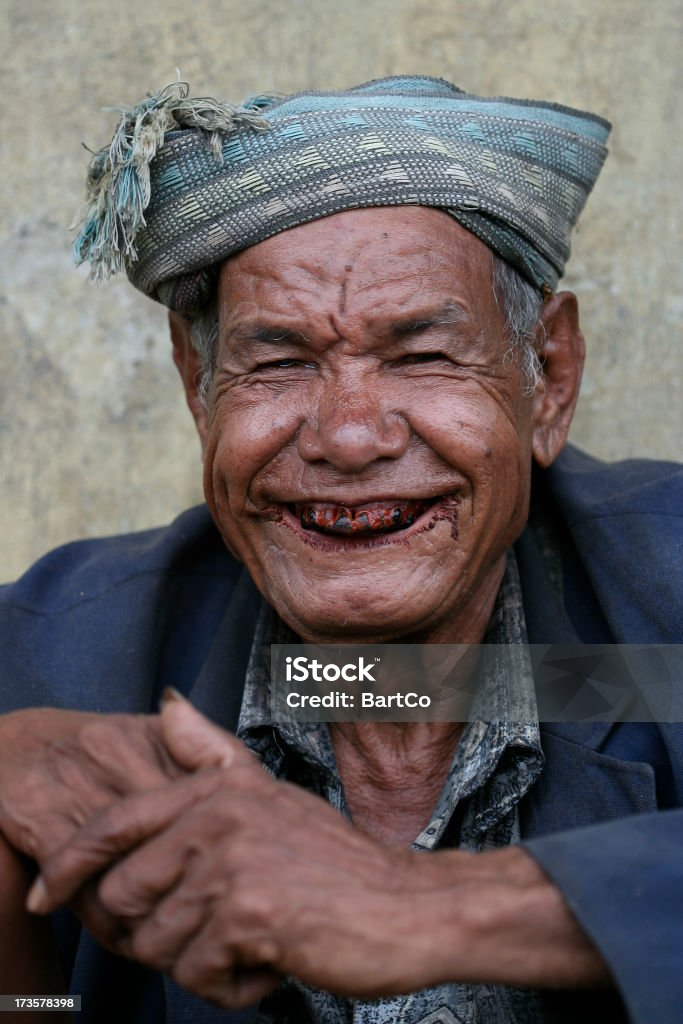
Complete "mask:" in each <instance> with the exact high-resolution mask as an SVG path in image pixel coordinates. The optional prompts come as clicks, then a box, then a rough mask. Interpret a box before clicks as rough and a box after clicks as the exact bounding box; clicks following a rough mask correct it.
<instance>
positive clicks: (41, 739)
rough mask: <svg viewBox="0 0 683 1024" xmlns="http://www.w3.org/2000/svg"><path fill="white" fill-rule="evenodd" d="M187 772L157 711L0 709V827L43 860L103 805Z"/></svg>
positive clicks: (11, 839)
mask: <svg viewBox="0 0 683 1024" xmlns="http://www.w3.org/2000/svg"><path fill="white" fill-rule="evenodd" d="M182 774H183V772H182V769H181V768H180V767H179V766H178V765H177V764H176V763H175V762H174V761H173V759H172V757H171V756H170V755H169V754H168V752H167V751H166V748H165V747H164V745H163V743H162V742H161V739H160V731H159V719H158V716H151V715H148V716H145V715H100V714H94V713H87V712H80V711H59V710H56V709H51V708H42V709H35V710H34V709H31V710H27V711H14V712H12V713H11V714H7V715H3V716H2V717H0V832H2V833H3V834H4V835H5V837H6V838H7V839H8V841H9V842H10V843H11V844H12V845H13V846H14V847H16V849H18V850H20V851H21V852H22V853H25V854H28V855H29V856H30V857H32V858H34V859H35V860H36V861H38V863H39V864H40V863H42V862H43V860H44V859H45V858H47V857H48V856H50V854H53V853H54V852H55V851H56V850H58V849H59V848H60V847H61V846H62V845H63V844H64V843H65V842H66V841H67V840H68V839H69V838H70V837H71V836H72V835H73V834H74V832H75V831H76V830H77V829H79V828H80V827H81V826H82V825H84V824H85V822H86V821H88V820H89V819H90V817H91V816H92V814H93V813H94V812H95V811H96V810H98V809H99V808H101V807H104V806H106V805H107V804H109V803H111V802H112V800H116V799H120V798H121V797H123V796H128V795H130V794H132V793H140V792H143V791H145V790H150V789H154V788H155V787H159V786H162V785H165V784H167V783H168V782H169V781H170V780H172V779H175V778H177V777H178V776H179V775H182Z"/></svg>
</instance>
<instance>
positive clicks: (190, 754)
mask: <svg viewBox="0 0 683 1024" xmlns="http://www.w3.org/2000/svg"><path fill="white" fill-rule="evenodd" d="M161 738H162V740H163V742H164V744H165V746H166V748H167V749H168V752H169V753H170V754H171V755H172V756H173V757H174V758H175V760H176V761H177V762H178V764H179V765H181V766H182V767H183V768H186V769H187V770H188V771H197V770H198V769H201V768H227V767H229V766H231V765H234V764H239V763H240V762H242V763H245V761H246V762H247V763H249V764H251V763H252V757H251V755H250V754H249V752H248V750H247V749H246V747H245V746H244V745H243V744H242V743H241V742H240V740H238V739H236V738H235V737H234V736H233V735H231V733H229V732H226V731H225V729H221V728H220V726H218V725H214V723H213V722H210V721H209V719H208V718H205V716H204V715H202V714H201V712H199V711H197V709H196V708H194V707H193V706H192V705H191V704H190V702H189V701H188V700H185V698H184V697H182V696H181V695H180V694H179V693H178V692H177V691H176V690H172V689H171V688H170V687H169V688H167V689H166V690H165V691H164V696H163V705H162V708H161Z"/></svg>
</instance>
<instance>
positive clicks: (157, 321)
mask: <svg viewBox="0 0 683 1024" xmlns="http://www.w3.org/2000/svg"><path fill="white" fill-rule="evenodd" d="M2 16H3V19H4V21H5V25H4V26H3V27H4V31H3V32H2V38H3V40H4V53H3V54H2V63H1V64H0V67H1V68H2V77H3V79H4V81H3V83H2V88H3V93H2V95H3V97H4V102H3V106H2V133H1V139H2V184H1V185H0V191H1V196H0V198H1V201H2V208H3V210H2V212H3V216H2V225H3V226H2V246H1V248H2V275H1V280H0V289H1V291H2V313H3V322H2V346H1V351H0V439H1V450H0V480H1V493H0V521H1V522H2V538H3V539H2V545H1V546H0V578H9V577H11V576H13V575H14V574H16V573H17V572H19V571H20V570H21V569H22V568H23V567H24V566H26V565H28V564H29V562H30V561H32V560H33V559H34V558H35V557H37V556H38V555H39V554H41V553H42V552H44V551H46V550H47V549H49V548H50V547H53V546H54V545H56V544H58V543H61V542H62V541H65V540H68V539H72V538H75V537H79V536H86V535H94V534H101V533H111V532H120V531H124V530H131V529H137V528H142V527H145V526H149V525H154V524H157V523H163V522H166V521H168V520H169V519H170V518H172V517H173V516H174V515H175V514H176V513H177V512H178V511H179V510H181V509H182V508H184V507H186V506H187V505H189V504H191V503H193V502H196V501H198V500H200V498H201V491H200V466H199V456H198V446H197V442H196V440H195V438H194V434H193V427H192V425H191V423H190V420H189V416H188V415H187V413H186V412H185V409H184V405H183V402H182V399H181V393H180V389H179V386H178V385H177V383H176V380H175V376H174V374H175V371H174V370H173V368H172V366H171V362H170V358H169V344H168V341H167V337H166V328H165V317H164V311H163V310H162V309H161V308H160V307H157V306H156V305H155V304H153V303H151V302H149V301H148V300H146V299H144V298H142V297H141V296H139V295H138V294H137V293H136V292H134V291H133V290H132V289H131V288H130V286H128V285H127V284H126V283H123V282H121V281H115V282H109V283H108V284H105V285H104V286H102V287H101V288H96V287H95V286H93V285H89V284H86V283H85V280H84V279H85V274H83V273H81V272H76V271H75V270H74V269H73V268H72V266H71V262H70V252H69V246H70V236H69V233H68V230H67V229H68V226H69V223H70V221H71V219H72V217H73V215H74V213H75V211H76V210H77V209H78V207H79V205H80V203H81V201H82V195H83V185H82V183H83V178H84V173H85V166H86V163H87V154H86V153H85V151H84V150H83V149H82V148H81V145H80V144H81V142H82V141H84V142H85V143H87V144H88V145H89V146H91V147H92V148H98V147H99V146H101V145H103V144H104V143H105V142H107V141H108V139H109V137H110V128H111V127H112V126H113V123H114V119H115V118H114V115H113V114H111V113H109V114H103V113H102V112H101V109H100V108H101V107H103V106H107V105H116V104H118V103H129V102H136V101H137V100H139V99H140V98H142V96H143V95H144V93H145V92H147V91H148V90H154V89H156V88H158V87H160V86H161V85H163V84H165V83H166V82H168V81H171V80H172V79H173V78H174V77H175V68H176V67H179V68H180V69H181V72H182V76H183V78H184V79H186V80H187V81H189V82H190V83H191V86H192V91H193V92H194V93H195V94H204V95H206V94H209V95H215V96H216V97H218V98H219V99H232V100H240V99H242V98H244V97H246V96H248V95H252V94H254V93H257V92H263V91H269V90H271V89H277V90H281V91H291V90H299V89H306V88H309V87H315V86H322V87H328V88H331V87H338V86H344V85H351V84H356V83H358V82H360V81H363V80H366V79H368V78H376V77H379V76H382V75H387V74H395V73H402V72H409V73H410V72H415V73H419V72H421V73H427V74H432V75H438V76H442V77H445V78H448V79H450V80H451V81H454V82H455V83H456V84H458V85H460V86H461V87H464V88H466V89H468V90H470V91H472V92H481V93H484V94H496V93H498V94H500V93H503V94H508V95H512V96H520V97H532V98H537V99H538V98H540V99H547V100H556V101H559V102H563V103H567V104H570V105H574V106H579V107H584V108H586V109H589V110H594V111H596V112H598V113H601V114H603V115H605V116H607V117H608V118H610V119H611V120H612V121H613V122H614V124H615V129H614V132H613V135H612V140H611V156H610V158H609V160H608V162H607V165H606V168H605V170H604V172H603V175H602V177H601V179H600V181H599V182H598V186H597V188H596V190H595V192H594V194H593V196H592V197H591V199H590V200H589V203H588V207H587V209H586V211H585V213H584V216H583V219H582V222H581V224H580V227H579V231H578V233H577V235H576V236H575V242H574V254H573V257H572V260H571V262H570V265H569V271H568V274H567V277H566V279H565V281H566V284H567V286H569V287H571V288H573V289H574V290H576V291H577V292H578V293H579V296H580V298H581V300H582V309H583V325H584V330H585V333H586V336H587V340H588V345H589V362H588V370H587V374H586V378H585V383H584V392H583V398H582V405H581V410H580V413H579V415H578V418H577V422H576V427H575V429H574V432H573V440H575V441H576V442H577V443H579V444H581V445H583V446H585V447H587V448H589V449H590V450H592V451H593V452H595V453H596V454H598V455H600V456H603V457H606V458H622V457H628V456H630V455H634V454H645V455H650V456H667V457H674V458H675V457H678V456H679V455H680V439H681V435H682V433H683V430H682V428H683V419H682V408H683V401H682V396H681V360H680V355H679V351H680V349H679V345H680V333H681V331H680V320H681V313H682V312H683V300H682V297H681V286H680V256H681V247H680V242H681V238H680V233H679V229H678V228H677V225H680V221H681V218H680V213H681V191H682V189H681V169H682V168H681V163H682V162H681V145H682V143H681V140H682V139H683V124H682V123H681V109H682V104H681V101H680V97H681V94H682V92H683V90H682V89H681V85H682V84H683V83H682V82H681V60H680V53H681V26H682V23H683V15H682V11H681V5H680V3H679V2H678V0H544V2H543V3H540V2H537V0H517V2H516V3H509V2H508V0H343V2H340V0H309V2H306V0H249V2H244V3H242V2H237V0H194V2H193V3H192V4H188V3H183V4H180V3H178V2H176V0H168V3H165V4H161V3H160V2H158V0H147V2H144V3H141V2H140V0H116V2H114V3H104V2H103V0H102V2H92V0H90V2H87V0H3V2H2Z"/></svg>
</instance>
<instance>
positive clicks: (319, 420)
mask: <svg viewBox="0 0 683 1024" xmlns="http://www.w3.org/2000/svg"><path fill="white" fill-rule="evenodd" d="M409 440H410V427H409V426H408V423H407V421H406V419H405V417H403V416H402V415H401V414H400V413H397V412H392V411H390V410H389V409H387V408H386V407H383V403H382V401H381V397H380V395H379V394H378V393H377V391H376V390H375V389H374V388H373V389H368V388H363V387H362V386H359V384H358V383H357V382H356V384H355V386H349V385H347V386H346V387H341V386H331V385H327V386H324V385H323V391H322V393H321V395H320V401H319V403H318V405H317V408H316V409H315V410H312V411H311V414H310V415H309V416H308V417H307V419H306V422H305V423H304V424H303V425H302V427H301V429H300V431H299V434H298V438H297V445H298V451H299V455H300V456H301V458H302V459H304V461H306V462H319V461H324V462H327V463H329V464H330V465H332V466H334V467H335V468H336V469H338V470H340V472H342V473H359V472H360V471H361V470H363V469H365V468H366V466H368V465H370V464H371V463H372V462H375V461H376V460H377V459H383V458H384V459H398V458H400V457H401V456H402V455H403V453H404V452H405V450H406V448H407V447H408V442H409Z"/></svg>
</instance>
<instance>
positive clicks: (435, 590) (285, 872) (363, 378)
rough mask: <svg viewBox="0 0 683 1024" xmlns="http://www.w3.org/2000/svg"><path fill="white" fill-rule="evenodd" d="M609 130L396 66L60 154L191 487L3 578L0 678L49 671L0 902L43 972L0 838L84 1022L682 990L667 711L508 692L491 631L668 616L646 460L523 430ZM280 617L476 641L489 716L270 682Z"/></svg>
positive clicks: (550, 636) (3, 805)
mask: <svg viewBox="0 0 683 1024" xmlns="http://www.w3.org/2000/svg"><path fill="white" fill-rule="evenodd" d="M607 132H608V126H607V125H606V123H605V122H604V121H602V120H601V119H600V118H597V117H594V116H592V115H589V114H584V113H581V112H579V111H575V110H571V109H568V108H565V107H559V106H556V105H554V104H544V103H534V102H529V101H516V100H508V99H494V100H490V99H484V98H480V97H475V96H471V95H468V94H466V93H463V92H461V91H460V90H458V89H455V88H454V87H453V86H450V85H448V84H447V83H445V82H441V81H437V80H433V79H416V78H397V79H386V80H382V81H378V82H371V83H368V84H366V85H364V86H360V87H358V88H357V89H353V90H349V91H347V92H341V93H320V94H301V95H296V96H293V97H286V98H284V99H274V98H268V97H259V98H258V99H256V100H254V101H252V102H251V103H248V104H247V105H245V106H244V107H240V108H236V107H231V106H228V105H222V104H217V103H215V102H214V101H210V100H191V99H189V98H188V97H187V94H186V90H185V89H184V87H182V86H180V85H179V86H173V87H169V88H167V89H166V90H164V91H163V92H162V93H160V94H157V95H156V96H151V97H149V98H148V99H147V100H146V101H144V102H143V103H142V104H141V105H139V106H138V107H136V108H132V109H131V110H126V111H125V112H124V114H123V117H122V121H121V124H120V126H119V128H118V130H117V133H116V135H115V138H114V141H113V143H112V146H111V147H110V148H109V149H107V150H104V151H102V152H101V153H100V154H98V155H97V156H96V157H95V158H94V161H93V164H92V166H91V173H90V179H89V188H90V200H91V205H90V208H89V211H88V214H87V215H86V219H85V222H84V226H83V230H82V232H81V235H80V237H79V240H78V243H77V245H78V250H79V255H80V257H81V258H83V259H89V260H90V261H91V263H92V265H93V268H94V271H95V274H96V275H98V274H101V273H107V272H110V271H112V270H116V269H118V268H119V267H121V266H123V267H125V269H126V271H127V273H128V275H129V277H130V279H131V281H132V282H133V284H135V285H136V286H137V287H138V288H140V289H141V290H143V291H144V292H146V293H147V294H149V295H151V296H153V297H154V298H156V299H158V300H160V301H162V302H164V303H165V304H166V305H167V306H168V307H169V308H170V309H171V314H170V323H171V333H172V339H173V346H174V358H175V361H176V364H177V366H178V369H179V371H180V374H181V377H182V380H183V383H184V386H185V392H186V395H187V401H188V404H189V407H190V409H191V411H192V414H193V416H194V419H195V423H196V425H197V429H198V432H199V436H200V440H201V444H202V451H203V461H204V485H205V494H206V501H207V505H208V513H210V515H209V514H208V513H207V511H206V510H205V509H198V510H193V511H191V512H189V513H186V514H185V515H183V516H181V517H180V518H179V519H178V520H177V521H176V522H175V523H174V524H173V525H172V526H170V527H169V528H168V529H166V530H158V531H152V532H150V533H146V534H142V535H139V536H133V537H124V538H115V539H113V540H108V541H96V542H84V543H82V544H78V545H75V546H69V547H68V548H66V549H63V550H61V551H58V552H55V553H53V554H52V555H50V556H48V557H47V559H46V560H44V561H43V562H42V563H39V565H38V566H36V567H35V568H34V569H33V570H31V571H30V572H29V573H28V574H27V576H26V577H25V578H24V579H23V580H22V581H20V582H19V583H17V584H16V585H15V586H14V587H10V588H7V590H6V593H5V595H4V598H3V600H4V605H3V614H4V615H5V618H4V619H3V622H6V623H7V625H6V626H3V628H4V629H5V632H4V634H3V638H4V639H5V644H6V653H5V655H4V661H5V669H4V670H5V673H6V679H7V680H8V681H9V685H8V690H9V691H10V692H8V693H7V694H6V695H5V707H6V709H7V710H11V709H12V708H16V709H21V708H27V707H29V706H34V707H35V706H36V705H44V706H45V707H44V708H43V709H42V710H16V711H15V712H14V713H13V714H8V715H7V716H6V717H5V719H4V720H3V722H2V723H1V724H0V738H1V739H2V747H1V748H0V826H1V827H2V830H3V833H4V835H5V837H6V840H7V845H6V846H5V848H4V850H3V856H5V858H6V860H7V870H8V871H16V872H17V881H16V884H14V885H13V886H10V887H9V892H6V893H5V913H6V915H7V916H8V917H9V918H10V920H11V921H13V922H14V924H13V927H23V928H24V929H26V931H25V934H26V936H27V937H26V942H27V944H28V949H29V953H30V952H31V949H32V948H33V950H34V956H33V958H32V960H31V957H30V956H29V957H28V959H29V960H30V961H31V962H30V964H29V967H28V968H26V967H25V965H24V967H23V968H22V970H24V974H22V975H21V977H22V978H24V979H25V978H27V977H28V978H29V979H33V980H34V981H35V984H36V985H38V984H43V985H49V984H51V981H46V980H42V978H41V970H42V969H43V968H42V966H41V965H43V964H46V966H45V971H49V972H54V964H53V962H52V960H51V959H50V956H51V943H50V938H49V936H47V937H46V935H45V933H44V932H41V933H40V934H37V933H35V934H34V933H33V932H31V931H30V928H31V927H33V925H35V922H33V925H31V924H30V922H27V920H26V918H25V916H24V914H23V910H22V909H21V907H18V906H17V898H18V897H17V894H21V898H22V899H23V894H24V892H25V890H26V887H27V883H26V882H22V881H21V876H19V871H20V868H19V865H18V862H17V861H16V858H15V855H14V854H13V853H12V849H11V848H12V847H13V848H14V849H15V850H17V851H20V852H22V853H23V854H27V855H28V856H29V857H30V858H32V860H33V861H34V862H35V863H36V864H37V865H38V868H39V872H40V874H39V876H38V878H37V880H36V881H35V883H34V885H33V887H32V889H31V892H30V896H29V898H28V906H29V908H30V909H31V910H32V911H33V912H34V913H38V914H46V913H48V912H50V911H55V910H56V909H57V908H59V907H65V906H68V907H69V908H70V910H69V911H67V910H61V911H59V912H58V913H57V914H56V916H55V928H56V931H57V935H58V940H59V944H60V948H61V954H62V958H63V961H64V963H65V965H66V970H67V972H68V973H69V974H70V978H71V981H70V984H71V991H73V992H78V993H82V995H83V1009H84V1011H85V1019H87V1020H92V1021H107V1020H117V1021H119V1020H127V1021H135V1022H137V1021H164V1020H165V1021H169V1022H180V1021H190V1020H191V1021H197V1022H200V1021H201V1022H210V1021H247V1020H249V1021H258V1020H262V1021H278V1022H285V1021H286V1022H290V1024H294V1022H296V1024H299V1022H305V1021H315V1022H321V1024H328V1022H330V1024H332V1022H335V1024H336V1022H340V1024H341V1022H347V1021H348V1022H351V1021H353V1022H354V1024H375V1022H377V1024H385V1022H394V1021H396V1022H398V1021H401V1022H406V1024H408V1022H409V1024H427V1022H430V1024H437V1022H440V1024H454V1022H493V1021H496V1022H498V1021H501V1022H503V1021H504V1022H531V1021H534V1022H537V1021H543V1020H560V1019H564V1020H575V1019H577V1017H578V1015H579V1014H581V1015H582V1016H583V1017H584V1018H585V1019H587V1020H595V1021H598V1020H599V1021H607V1020H609V1021H618V1020H627V1019H628V1018H627V1013H628V1014H629V1015H630V1019H632V1020H636V1021H639V1022H643V1024H645V1022H648V1024H650V1022H653V1021H656V1022H660V1024H667V1022H673V1021H674V1020H678V1015H679V1013H680V1005H681V999H683V992H682V990H681V982H680V971H679V969H678V963H677V962H678V959H679V957H680V949H681V942H682V941H683V940H682V936H681V920H682V919H683V916H682V915H681V913H680V911H681V877H680V875H681V871H680V848H679V847H678V846H677V845H676V839H677V838H680V835H681V814H680V812H676V811H675V810H673V809H674V808H676V807H678V806H679V805H680V787H681V778H682V776H683V763H682V754H683V750H682V742H683V741H682V737H681V731H680V729H679V728H677V727H676V726H667V725H656V724H654V723H652V722H650V723H649V724H647V723H645V724H634V723H630V724H623V723H622V724H616V723H614V722H599V721H588V722H583V723H575V724H571V723H565V724H555V725H548V724H543V725H541V726H539V723H538V716H537V710H536V695H535V688H534V673H533V666H532V662H531V659H530V657H529V653H528V648H527V646H526V645H527V644H528V643H529V642H531V643H540V644H548V643H551V644H552V643H560V644H575V643H641V644H642V643H659V644H663V643H673V642H676V641H677V640H678V632H677V631H678V628H679V621H680V620H679V615H680V613H679V611H678V605H677V598H678V592H677V591H676V589H675V579H674V572H673V558H672V557H671V556H672V554H673V551H674V544H675V540H676V536H677V535H676V534H675V533H674V532H673V531H674V530H675V529H676V528H677V527H676V519H675V514H677V513H679V512H680V503H679V502H678V501H677V499H676V496H675V495H676V492H675V487H676V486H680V479H681V478H680V474H679V473H678V472H677V470H676V468H675V467H673V466H670V465H669V466H666V465H659V464H654V463H650V464H647V463H629V464H625V465H624V466H616V467H609V466H605V465H603V464H599V463H596V462H595V461H594V460H592V459H590V458H588V457H587V456H583V455H582V454H580V453H578V452H576V451H571V450H569V451H567V452H565V453H563V454H562V456H561V455H560V453H562V450H563V448H564V446H565V441H566V437H567V432H568V428H569V424H570V421H571V418H572V413H573V409H574V405H575V402H576V398H577V394H578V388H579V382H580V375H581V366H582V360H583V351H584V348H583V339H582V336H581V333H580V330H579V323H578V311H577V303H576V299H575V297H574V296H573V295H571V294H570V293H567V292H559V293H557V292H556V291H555V286H556V284H557V280H558V278H559V277H560V276H561V273H562V270H563V267H564V263H565V260H566V258H567V256H568V251H569V250H568V237H569V232H570V229H571V227H572V226H573V224H574V222H575V220H576V218H577V217H578V214H579V212H580V210H581V209H582V206H583V204H584V202H585V199H586V197H587V195H588V192H589V191H590V188H591V187H592V184H593V182H594V180H595V178H596V176H597V174H598V173H599V169H600V166H601V164H602V161H603V159H604V156H605V152H606V150H605V148H604V144H605V140H606V136H607ZM532 463H535V467H536V468H535V470H534V472H533V474H532ZM678 493H680V490H679V492H678ZM637 574H641V575H640V576H638V578H637V582H634V580H635V579H636V576H637ZM299 641H305V642H312V643H318V644H320V643H323V644H324V643H331V642H333V643H336V644H337V645H339V644H366V643H394V644H395V643H406V642H409V643H411V644H415V643H417V644H423V645H433V644H461V645H462V644H465V645H481V644H484V645H486V646H487V648H490V650H491V651H492V652H494V653H493V654H492V656H491V658H490V659H489V661H488V662H487V664H488V668H487V670H486V677H485V679H484V681H483V684H482V685H484V686H485V687H486V688H487V692H488V694H489V698H490V699H492V700H493V708H494V713H493V714H491V715H489V716H488V718H485V717H481V716H478V715H477V714H476V713H470V714H469V715H467V716H465V717H466V718H467V720H466V721H436V722H434V721H430V722H425V721H419V722H418V721H416V722H400V723H390V722H376V721H371V720H368V721H363V720H362V716H359V720H358V721H346V722H333V723H331V724H329V726H328V725H325V724H324V723H312V722H297V721H293V720H281V719H279V718H278V717H277V716H276V715H274V714H273V713H272V708H271V704H270V700H269V698H270V689H271V679H270V676H269V658H268V653H269V651H270V647H271V645H272V644H275V643H296V642H299ZM511 649H514V651H515V652H517V654H518V656H517V657H514V658H510V657H508V656H507V655H506V653H505V651H509V650H511ZM458 671H460V672H462V673H465V672H466V670H465V669H464V668H461V669H459V670H458ZM456 674H457V672H456ZM169 684H171V685H172V686H173V687H175V689H173V690H166V691H165V698H164V700H163V702H162V703H163V709H162V712H161V715H160V716H159V715H153V714H150V713H151V712H153V711H154V710H155V709H156V708H157V705H158V701H159V699H160V697H161V695H162V691H163V689H164V687H166V686H168V685H169ZM177 691H180V693H179V692H177ZM181 693H183V694H185V695H186V696H189V698H190V700H191V701H192V703H193V704H195V705H196V707H197V708H199V709H200V710H201V711H202V712H204V715H205V716H207V717H208V718H211V719H213V723H211V722H209V721H207V718H206V717H203V716H202V715H200V714H199V713H198V712H197V711H195V710H193V708H192V707H191V705H190V704H189V703H187V702H186V701H185V700H184V699H183V697H182V696H181ZM476 700H477V696H476V695H475V697H474V701H475V705H474V706H475V708H476ZM58 709H62V710H58ZM74 709H78V710H74ZM101 712H118V714H116V715H108V716H105V715H102V714H101ZM140 712H142V713H143V714H142V715H140V714H139V713H140ZM132 713H138V715H134V714H132ZM231 733H236V734H237V736H236V737H235V736H233V735H231ZM253 755H256V757H254V756H253ZM259 761H260V762H261V763H260V764H259ZM263 766H265V768H266V769H268V771H265V770H264V767H263ZM330 805H331V806H330ZM667 811H669V813H666V812H667ZM644 812H650V813H644ZM6 888H7V887H6ZM74 912H75V915H77V916H76V917H74ZM78 918H80V920H81V921H82V922H84V923H85V925H87V930H86V929H83V930H81V928H80V925H79V922H78ZM34 943H35V946H33V944H34ZM12 969H13V968H12V967H11V961H10V967H9V968H7V970H9V971H11V970H12ZM18 970H19V968H16V971H17V972H18ZM26 971H28V973H26ZM19 976H20V975H19V974H18V973H16V974H15V975H14V977H15V978H16V977H19ZM49 977H50V979H52V978H53V977H54V973H50V974H49ZM626 1007H627V1008H628V1009H626Z"/></svg>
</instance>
